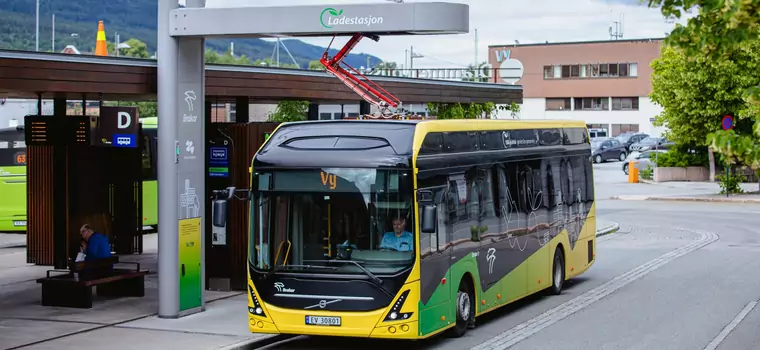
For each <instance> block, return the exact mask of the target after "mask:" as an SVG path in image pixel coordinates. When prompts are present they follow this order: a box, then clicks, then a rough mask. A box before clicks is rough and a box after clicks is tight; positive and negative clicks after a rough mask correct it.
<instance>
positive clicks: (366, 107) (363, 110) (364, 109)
mask: <svg viewBox="0 0 760 350" xmlns="http://www.w3.org/2000/svg"><path fill="white" fill-rule="evenodd" d="M371 113H372V105H371V104H369V102H367V101H360V102H359V115H365V114H371Z"/></svg>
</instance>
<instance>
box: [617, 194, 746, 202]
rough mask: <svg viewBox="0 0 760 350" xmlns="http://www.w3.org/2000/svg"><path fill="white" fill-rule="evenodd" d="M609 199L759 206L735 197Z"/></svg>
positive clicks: (634, 197) (620, 197)
mask: <svg viewBox="0 0 760 350" xmlns="http://www.w3.org/2000/svg"><path fill="white" fill-rule="evenodd" d="M610 199H613V200H622V201H663V202H708V203H740V204H760V199H740V198H736V197H729V198H725V197H705V198H700V197H649V196H612V197H610Z"/></svg>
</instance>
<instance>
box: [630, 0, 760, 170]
mask: <svg viewBox="0 0 760 350" xmlns="http://www.w3.org/2000/svg"><path fill="white" fill-rule="evenodd" d="M642 2H643V1H642ZM647 3H648V5H649V7H652V8H660V9H661V12H662V14H663V15H664V16H666V17H671V16H672V17H675V18H680V17H681V16H682V15H683V13H684V12H685V11H693V10H695V9H696V11H697V15H696V16H695V17H694V18H691V19H689V20H688V23H687V24H686V25H685V26H682V25H677V26H676V28H675V29H674V30H673V31H672V32H671V33H670V35H668V37H667V38H666V44H669V45H673V46H677V47H679V48H682V49H683V50H684V51H685V54H686V56H687V57H688V58H689V59H692V60H695V59H697V58H698V57H700V56H704V57H707V58H709V59H711V60H714V61H721V60H730V59H731V56H732V55H734V54H735V53H736V52H739V51H742V50H748V49H750V48H751V47H755V50H756V48H757V46H755V45H756V44H754V43H753V42H756V41H757V40H758V36H759V35H758V34H759V33H760V20H758V19H759V18H760V1H753V0H647ZM755 69H757V68H755ZM743 97H744V100H745V102H746V103H747V104H748V105H751V106H747V107H746V108H745V109H744V111H745V112H744V113H743V116H742V115H741V114H742V113H739V114H740V118H751V120H752V121H753V122H754V123H755V124H754V127H753V133H751V134H749V135H742V134H741V132H740V131H739V132H737V131H733V130H732V131H723V130H718V131H716V132H713V133H710V134H709V135H708V136H707V142H708V143H709V145H710V147H711V149H714V150H716V151H717V152H719V153H721V154H723V155H725V156H727V158H729V160H731V158H736V159H737V160H738V161H740V162H742V163H744V164H745V165H748V166H750V167H752V168H753V169H754V170H755V172H756V173H757V174H758V175H760V144H759V143H758V139H760V113H759V112H760V108H759V106H760V86H759V85H758V81H755V82H754V85H753V86H751V87H749V88H748V89H746V92H745V93H744V96H743Z"/></svg>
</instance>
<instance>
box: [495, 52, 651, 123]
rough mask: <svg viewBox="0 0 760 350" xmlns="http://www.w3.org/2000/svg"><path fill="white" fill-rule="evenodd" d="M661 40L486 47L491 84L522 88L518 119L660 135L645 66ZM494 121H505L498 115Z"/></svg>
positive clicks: (649, 69)
mask: <svg viewBox="0 0 760 350" xmlns="http://www.w3.org/2000/svg"><path fill="white" fill-rule="evenodd" d="M661 43H662V39H637V40H612V41H595V42H573V43H545V44H514V45H498V46H489V48H488V53H489V63H490V64H491V65H492V66H493V67H494V68H496V69H495V71H496V74H494V78H493V79H492V81H494V80H495V82H497V83H505V84H519V85H522V86H523V104H522V106H521V111H520V118H521V119H573V120H585V121H586V124H587V125H588V127H589V128H600V129H606V130H607V133H608V135H609V136H615V135H618V134H620V133H622V132H626V131H640V132H646V133H648V134H650V135H652V136H657V135H660V134H661V133H662V131H663V129H662V128H659V127H654V126H653V125H652V121H653V120H654V117H655V116H657V115H658V114H659V113H660V112H661V110H662V109H661V107H659V106H658V105H656V104H655V103H653V102H652V101H651V100H650V98H649V94H650V92H651V91H652V84H651V81H650V75H651V73H652V68H651V67H650V63H651V62H652V61H653V60H654V59H655V58H657V57H658V56H659V55H660V44H661ZM499 117H500V118H509V116H508V115H506V113H501V114H500V115H499Z"/></svg>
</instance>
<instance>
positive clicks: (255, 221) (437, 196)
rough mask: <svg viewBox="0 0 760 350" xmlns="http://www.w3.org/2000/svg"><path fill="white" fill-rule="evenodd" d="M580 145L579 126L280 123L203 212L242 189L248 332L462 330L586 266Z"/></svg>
mask: <svg viewBox="0 0 760 350" xmlns="http://www.w3.org/2000/svg"><path fill="white" fill-rule="evenodd" d="M590 154H591V151H590V145H589V134H588V130H587V129H586V125H585V124H584V123H583V122H575V121H513V120H422V121H408V120H383V121H380V120H335V121H310V122H296V123H285V124H281V125H280V126H279V127H278V128H277V129H276V130H275V131H274V132H273V133H272V134H271V136H270V137H269V138H268V139H267V141H266V142H265V143H264V144H263V145H262V146H261V148H260V149H259V151H258V152H257V153H256V155H255V156H254V158H253V159H252V163H251V189H250V191H249V192H248V191H247V190H235V189H232V188H231V189H228V190H227V193H225V194H224V195H225V196H226V197H227V198H226V199H219V200H217V201H216V202H215V203H214V211H215V214H214V220H213V221H214V225H216V226H221V225H222V224H223V222H224V219H223V218H224V217H225V215H226V204H225V203H226V201H227V200H230V199H231V198H233V195H234V193H235V191H246V192H248V193H247V195H246V196H245V197H238V198H243V199H245V200H249V201H250V202H249V204H250V217H251V220H250V227H249V244H250V246H249V264H248V274H249V276H248V277H249V286H248V287H249V299H248V304H249V307H248V312H249V327H250V330H251V331H252V332H254V333H270V334H305V335H323V336H349V337H371V338H391V339H421V338H427V337H431V336H434V335H436V334H439V333H442V332H443V331H450V332H451V334H452V335H454V336H461V335H463V334H464V333H465V332H467V330H468V328H472V327H474V326H475V323H474V320H475V317H477V316H480V315H482V314H484V313H487V312H489V311H492V310H495V309H497V308H499V307H501V306H504V305H507V304H509V303H512V302H514V301H516V300H519V299H521V298H524V297H526V296H529V295H532V294H534V293H538V292H549V293H552V294H559V293H561V291H562V286H563V284H564V282H565V281H566V280H567V279H569V278H573V277H575V276H578V275H580V274H582V273H584V272H585V271H586V270H588V269H589V268H590V267H591V266H592V264H593V263H594V261H595V255H596V254H595V242H596V240H595V237H596V234H595V233H596V221H595V216H596V215H595V201H594V181H593V168H592V164H591V162H589V157H590ZM220 213H221V214H220Z"/></svg>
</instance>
